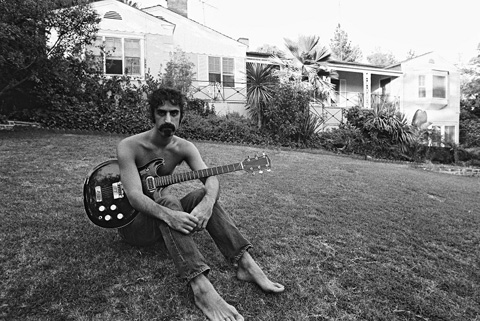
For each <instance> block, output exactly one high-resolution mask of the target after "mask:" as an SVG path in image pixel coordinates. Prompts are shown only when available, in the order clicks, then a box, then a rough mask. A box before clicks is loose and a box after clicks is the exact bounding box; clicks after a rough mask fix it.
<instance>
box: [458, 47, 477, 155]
mask: <svg viewBox="0 0 480 321" xmlns="http://www.w3.org/2000/svg"><path fill="white" fill-rule="evenodd" d="M461 74H462V84H461V92H462V99H461V101H460V143H461V144H463V145H464V146H466V147H480V56H478V57H475V58H473V59H471V60H470V63H469V65H468V66H466V67H465V68H463V69H462V70H461Z"/></svg>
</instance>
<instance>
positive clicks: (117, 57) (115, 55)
mask: <svg viewBox="0 0 480 321" xmlns="http://www.w3.org/2000/svg"><path fill="white" fill-rule="evenodd" d="M105 53H106V55H107V57H106V59H105V73H106V74H108V75H122V74H123V47H122V39H121V38H110V37H106V38H105Z"/></svg>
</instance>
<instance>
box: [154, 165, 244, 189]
mask: <svg viewBox="0 0 480 321" xmlns="http://www.w3.org/2000/svg"><path fill="white" fill-rule="evenodd" d="M241 170H243V165H242V163H235V164H230V165H223V166H218V167H211V168H205V169H201V170H198V171H191V172H185V173H178V174H172V175H166V176H157V177H155V178H154V180H155V186H156V187H162V186H168V185H172V184H176V183H181V182H186V181H191V180H194V179H199V178H205V177H210V176H216V175H221V174H226V173H231V172H236V171H241Z"/></svg>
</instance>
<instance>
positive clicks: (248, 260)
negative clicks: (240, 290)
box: [237, 252, 285, 293]
mask: <svg viewBox="0 0 480 321" xmlns="http://www.w3.org/2000/svg"><path fill="white" fill-rule="evenodd" d="M237 278H238V279H239V280H242V281H247V282H253V283H256V284H257V285H258V286H259V287H260V288H261V289H262V290H263V291H264V292H272V293H280V292H283V291H284V290H285V287H284V286H283V285H281V284H280V283H275V282H272V281H270V280H269V279H268V277H267V276H266V275H265V273H264V272H263V271H262V269H261V268H260V267H259V266H258V264H257V262H255V261H254V260H253V258H252V256H251V255H250V254H249V253H248V252H245V254H243V256H242V257H241V258H240V260H239V261H238V270H237Z"/></svg>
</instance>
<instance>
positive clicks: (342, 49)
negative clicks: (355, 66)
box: [330, 24, 362, 62]
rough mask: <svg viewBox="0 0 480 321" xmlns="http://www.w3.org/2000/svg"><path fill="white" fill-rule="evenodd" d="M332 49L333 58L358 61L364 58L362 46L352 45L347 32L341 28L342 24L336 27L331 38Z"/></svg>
mask: <svg viewBox="0 0 480 321" xmlns="http://www.w3.org/2000/svg"><path fill="white" fill-rule="evenodd" d="M330 49H331V50H332V56H333V58H334V59H337V60H340V61H346V62H356V61H360V60H361V59H362V51H361V50H360V47H358V46H352V44H351V41H350V40H348V34H347V32H346V31H345V30H343V29H342V28H340V24H338V26H337V28H336V29H335V33H334V34H333V39H330Z"/></svg>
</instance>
